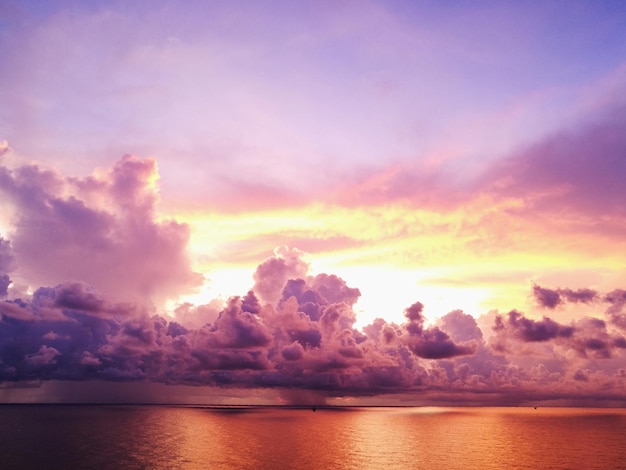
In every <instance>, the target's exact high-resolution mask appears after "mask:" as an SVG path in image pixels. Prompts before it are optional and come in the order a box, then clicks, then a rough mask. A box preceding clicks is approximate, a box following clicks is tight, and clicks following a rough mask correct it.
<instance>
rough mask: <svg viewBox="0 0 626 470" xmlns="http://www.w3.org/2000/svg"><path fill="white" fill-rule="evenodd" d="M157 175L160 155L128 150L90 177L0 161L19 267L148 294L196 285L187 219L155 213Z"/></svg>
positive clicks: (28, 276)
mask: <svg viewBox="0 0 626 470" xmlns="http://www.w3.org/2000/svg"><path fill="white" fill-rule="evenodd" d="M157 179H158V172H157V168H156V163H155V162H154V160H150V159H144V160H142V159H139V158H137V157H133V156H129V155H126V156H124V157H123V158H122V159H120V160H119V161H118V162H117V163H116V164H115V165H114V166H113V167H112V168H111V169H109V170H104V171H98V172H96V173H94V174H93V175H91V176H88V177H85V178H78V177H63V176H61V175H59V174H58V173H56V172H53V171H50V170H46V169H43V168H41V167H40V166H38V165H35V164H32V165H23V166H20V167H17V168H15V169H13V170H10V169H8V168H6V167H0V193H2V194H3V198H4V200H5V201H6V202H7V203H8V204H9V206H10V207H11V208H12V210H13V214H14V227H15V229H14V231H13V233H11V236H10V239H11V247H12V252H13V255H14V258H15V262H16V264H17V265H18V266H19V272H20V275H21V276H22V277H23V279H25V280H27V281H28V282H31V283H36V284H39V285H47V284H55V283H56V282H58V280H76V281H80V282H86V283H88V284H90V285H93V286H95V287H97V288H98V290H100V291H102V292H104V293H105V294H106V295H107V296H110V297H113V298H117V299H127V300H133V301H144V302H145V301H147V300H152V301H155V302H160V301H162V300H164V299H166V298H168V297H171V296H173V295H178V294H180V293H183V292H184V291H185V290H187V291H189V290H190V289H191V288H193V287H194V286H196V285H198V284H199V282H200V279H201V278H200V275H199V274H197V273H194V272H193V271H192V270H191V268H190V263H189V259H188V257H187V254H186V245H187V241H188V238H189V229H188V227H187V226H186V225H184V224H179V223H177V222H176V221H173V220H169V221H167V220H166V221H158V220H157V218H156V214H155V209H156V205H157V202H158V192H157V188H156V180H157ZM3 243H5V242H3Z"/></svg>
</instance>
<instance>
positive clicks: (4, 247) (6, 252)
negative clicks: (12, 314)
mask: <svg viewBox="0 0 626 470" xmlns="http://www.w3.org/2000/svg"><path fill="white" fill-rule="evenodd" d="M14 264H15V257H14V256H13V253H12V250H11V244H10V243H9V241H8V240H5V239H4V238H2V237H1V236H0V298H2V297H6V296H7V295H8V293H9V285H11V282H12V281H11V278H10V277H9V274H8V273H9V272H10V271H11V269H12V268H13V266H14Z"/></svg>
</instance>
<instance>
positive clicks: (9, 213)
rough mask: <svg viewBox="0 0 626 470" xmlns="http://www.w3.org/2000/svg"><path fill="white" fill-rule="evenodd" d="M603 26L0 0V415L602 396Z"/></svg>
mask: <svg viewBox="0 0 626 470" xmlns="http://www.w3.org/2000/svg"><path fill="white" fill-rule="evenodd" d="M625 20H626V8H625V7H623V6H622V5H621V4H620V3H609V2H601V3H600V2H592V1H589V2H586V1H577V2H569V1H568V2H550V3H548V4H543V3H542V4H540V3H537V4H532V5H531V4H522V3H514V2H511V3H507V2H482V3H480V4H477V3H466V2H450V3H447V4H445V5H441V4H439V3H437V2H408V1H406V2H404V1H393V2H379V1H370V2H323V1H322V2H300V3H297V4H294V3H293V2H281V1H278V2H242V3H237V4H236V5H235V4H229V3H226V2H195V1H191V2H184V3H179V2H167V1H156V2H150V3H149V4H146V5H145V6H144V5H134V6H132V5H128V4H127V3H126V2H88V3H86V4H81V3H75V2H61V1H59V2H43V1H42V2H37V1H33V2H27V3H24V2H17V1H16V2H12V1H9V2H3V4H2V5H1V6H0V57H2V70H3V72H2V73H1V74H0V90H1V91H0V201H2V203H1V204H0V400H4V401H16V400H35V401H47V400H52V401H55V400H79V401H80V400H83V399H87V398H85V397H88V396H91V395H90V394H93V393H94V392H93V388H90V387H89V385H88V384H91V383H97V384H105V385H103V386H102V388H100V390H105V391H106V392H101V394H102V395H103V396H102V397H101V398H99V399H102V400H104V401H106V396H118V395H119V394H120V392H119V390H123V389H128V390H130V389H131V388H132V390H133V394H134V395H133V396H137V397H139V398H137V400H139V401H141V397H144V396H145V400H146V401H150V400H154V401H159V400H171V401H182V402H190V401H204V402H212V401H220V400H226V401H227V400H239V401H246V400H247V401H251V402H259V401H261V402H265V401H268V402H272V401H277V402H280V403H284V402H298V401H300V402H311V401H319V402H323V401H324V400H326V402H328V403H330V402H332V403H343V402H348V401H350V400H361V402H365V401H367V402H368V403H376V402H377V400H378V401H379V402H381V403H383V402H384V403H389V402H403V403H405V402H406V403H429V402H437V401H438V400H439V401H440V402H441V401H455V400H459V401H462V402H463V403H480V404H485V403H490V402H491V403H494V404H495V403H520V402H525V401H530V402H532V401H537V400H551V401H552V402H554V403H557V402H558V403H565V402H567V403H583V401H584V400H587V402H585V403H593V404H599V403H610V404H614V403H623V402H624V400H625V399H626V393H625V392H624V390H625V389H624V380H626V361H625V354H626V351H625V349H626V339H625V337H624V335H625V334H626V331H625V330H626V319H625V318H626V312H625V311H624V304H625V303H626V293H625V292H624V290H623V289H625V288H626V287H625V286H626V265H625V262H624V257H623V253H625V252H626V237H625V236H624V233H626V231H625V230H626V210H625V209H624V201H626V190H625V189H624V188H625V186H624V183H623V182H624V178H625V177H626V133H624V129H623V128H624V122H626V99H625V98H624V97H625V96H626V39H625V37H624V34H623V24H624V21H625ZM86 384H87V385H86ZM116 387H117V389H116ZM124 387H126V388H124ZM164 387H165V388H164ZM26 390H28V392H26ZM116 390H117V391H116ZM164 390H167V392H166V391H164ZM287 390H289V392H287ZM99 393H100V392H99ZM107 394H110V395H107ZM105 395H106V396H105ZM172 397H174V398H172ZM276 397H278V398H276ZM137 400H135V401H137Z"/></svg>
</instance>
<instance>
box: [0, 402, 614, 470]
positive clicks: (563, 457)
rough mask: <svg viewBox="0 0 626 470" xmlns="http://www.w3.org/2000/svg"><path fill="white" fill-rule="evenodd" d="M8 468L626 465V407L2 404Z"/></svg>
mask: <svg viewBox="0 0 626 470" xmlns="http://www.w3.org/2000/svg"><path fill="white" fill-rule="evenodd" d="M0 468H1V469H177V468H182V469H185V468H189V469H272V470H276V469H577V470H578V469H620V468H622V469H626V410H624V409H589V408H542V407H538V408H534V407H520V408H471V407H470V408H454V407H450V408H440V407H415V408H383V407H381V408H376V407H374V408H361V407H320V408H315V409H313V408H287V407H259V406H256V407H239V406H231V407H221V406H220V407H217V406H197V407H196V406H152V405H146V406H138V405H132V406H131V405H0Z"/></svg>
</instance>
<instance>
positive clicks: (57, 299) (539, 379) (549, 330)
mask: <svg viewBox="0 0 626 470" xmlns="http://www.w3.org/2000/svg"><path fill="white" fill-rule="evenodd" d="M296 258H298V257H296ZM298 259H299V258H298ZM261 266H265V267H267V266H268V263H267V260H266V261H264V262H263V263H262V264H261ZM259 272H264V271H263V270H262V269H261V270H257V273H259ZM266 272H267V273H268V275H269V276H272V279H273V281H272V282H276V277H275V271H274V270H271V269H268V270H267V271H266ZM256 282H258V279H257V281H256ZM620 292H621V291H620ZM358 293H359V291H358V289H356V288H353V287H350V286H348V285H347V284H346V283H345V281H343V280H342V279H341V278H339V277H337V276H333V275H329V274H319V275H317V276H305V277H304V278H295V279H287V280H286V281H285V282H284V285H283V288H282V292H281V295H280V299H279V301H278V302H277V304H276V305H273V304H270V303H262V302H260V301H259V298H258V297H257V295H256V293H255V292H254V291H253V290H251V291H249V292H248V293H247V294H246V295H244V296H242V297H232V298H231V299H229V301H228V302H227V303H226V305H225V306H224V307H223V308H221V310H220V311H219V312H218V313H217V315H214V314H213V313H210V314H207V315H206V316H205V317H204V319H205V320H206V322H204V323H202V324H200V323H197V324H196V326H191V325H188V326H183V325H182V324H180V323H178V321H176V320H174V319H173V318H169V319H167V318H164V317H161V316H157V315H151V314H149V313H148V310H146V309H144V308H141V307H140V306H138V305H133V304H128V303H116V302H112V301H110V300H108V299H106V298H105V297H104V296H103V295H102V294H100V293H99V292H98V291H96V290H95V289H93V288H91V287H89V286H87V285H85V284H82V283H66V284H60V285H58V286H56V287H54V288H40V289H38V290H37V291H36V292H35V293H34V294H33V296H32V298H30V299H27V300H19V299H14V300H5V301H3V302H1V303H0V314H1V315H2V316H1V320H0V381H2V382H5V383H13V384H26V383H31V382H32V381H33V380H39V381H42V380H43V381H46V380H64V381H84V380H104V381H113V382H120V381H121V382H128V381H131V382H132V381H149V382H155V383H166V384H181V385H217V386H221V387H235V388H241V387H243V388H259V387H260V388H267V387H270V388H276V389H277V390H279V391H280V390H288V389H290V390H293V391H294V395H293V396H295V397H297V396H299V394H298V393H297V391H299V390H301V391H302V393H304V394H305V395H306V394H307V393H309V392H310V393H315V394H316V396H319V397H321V396H326V397H330V396H346V395H348V396H369V395H377V394H390V393H391V394H400V395H402V394H406V393H409V392H410V393H412V394H414V397H415V398H417V397H420V396H421V397H423V398H424V399H427V398H428V399H433V400H434V399H437V397H444V396H446V394H453V395H454V394H467V393H469V394H475V395H476V396H477V397H478V396H480V395H482V394H485V393H491V394H499V396H500V397H501V398H500V400H502V401H501V402H502V403H516V402H519V400H524V399H533V398H534V397H540V396H542V397H544V398H546V399H547V398H550V397H551V398H558V397H569V398H572V397H579V398H582V397H584V396H587V395H589V396H594V397H603V396H604V397H606V396H607V393H608V395H610V396H611V397H613V398H616V397H618V398H619V397H620V396H621V397H622V399H626V397H623V396H622V395H623V394H622V395H620V393H619V391H618V389H615V388H614V386H610V385H607V384H612V383H617V382H616V381H617V380H619V379H618V378H617V377H618V375H619V373H620V372H619V371H620V370H621V369H622V368H621V364H622V360H623V354H624V351H625V350H626V340H625V339H624V337H623V335H622V334H620V332H619V329H617V330H616V329H615V328H612V327H611V325H612V323H610V322H605V321H604V320H602V319H600V318H594V317H585V318H582V319H580V320H578V321H574V322H572V323H571V324H568V325H564V324H561V323H559V322H557V321H554V320H552V319H550V318H548V317H544V318H542V319H539V320H537V319H531V318H528V317H527V316H525V315H524V314H523V313H521V312H518V311H511V312H509V313H508V314H506V315H501V314H496V315H495V316H494V323H493V330H492V333H494V336H492V337H491V338H489V340H488V341H487V339H486V338H485V337H484V335H483V332H482V331H481V329H480V328H479V327H478V324H477V322H476V320H475V319H474V318H473V317H471V316H470V315H467V314H465V313H463V312H462V311H460V310H456V311H452V312H449V313H447V314H446V315H444V316H442V317H441V319H440V320H439V321H438V322H437V324H436V325H431V326H427V325H426V324H425V318H424V316H423V313H422V311H423V305H422V304H421V303H420V302H415V303H413V304H412V305H410V306H409V307H407V308H406V310H405V318H406V321H405V322H404V323H402V324H400V325H397V324H394V323H388V322H386V321H385V320H382V319H377V320H376V321H374V322H373V323H372V324H370V325H368V326H366V327H365V328H364V329H363V330H362V331H359V330H357V329H356V328H355V327H354V324H355V321H356V314H355V312H354V310H353V305H354V302H355V301H356V299H357V298H358ZM610 298H611V299H612V300H611V302H613V303H611V304H610V306H609V309H610V308H611V307H612V306H613V305H614V304H616V303H619V302H620V301H621V300H622V299H621V296H620V293H619V292H618V293H617V294H615V293H614V294H613V296H612V297H610ZM179 308H182V309H183V310H184V313H185V314H187V315H193V314H196V313H194V312H192V311H193V310H194V309H195V310H197V311H198V313H197V314H198V315H200V313H199V312H201V311H202V306H190V305H184V306H181V307H179ZM213 308H214V307H211V308H209V311H210V312H212V311H213ZM609 317H610V315H609ZM575 384H577V385H575ZM581 384H583V385H584V387H583V389H581V388H580V386H582V385H581ZM602 387H609V388H610V387H613V388H612V389H611V390H612V391H610V393H609V392H607V391H606V390H605V389H604V388H602ZM279 393H282V392H279ZM317 394H319V395H317ZM464 396H465V397H466V398H467V395H464ZM507 396H508V397H509V398H506V397H507ZM442 399H443V398H442Z"/></svg>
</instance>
